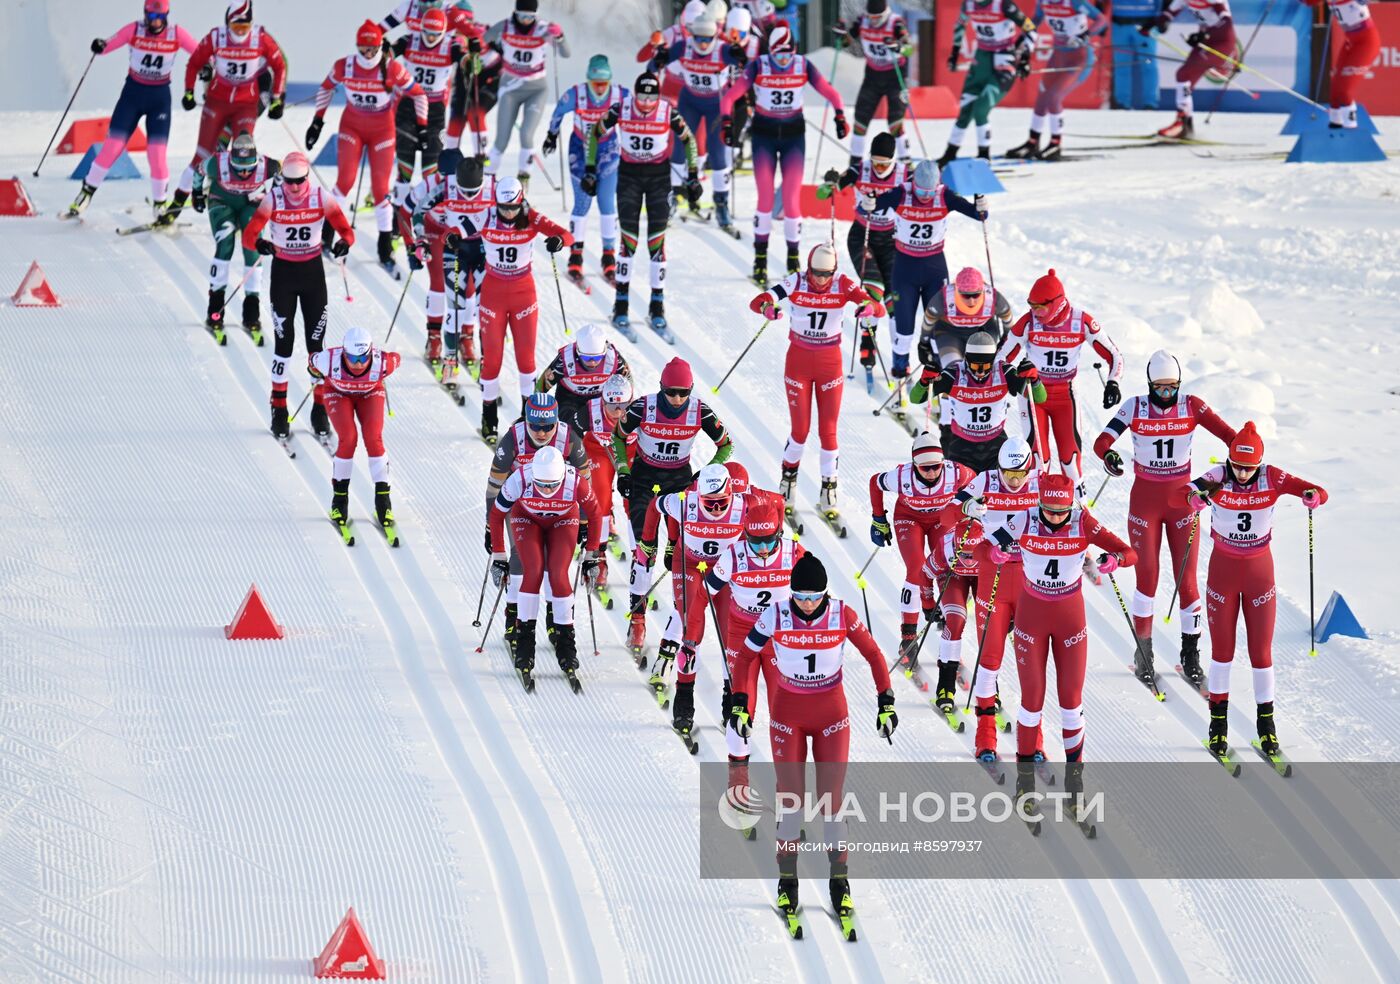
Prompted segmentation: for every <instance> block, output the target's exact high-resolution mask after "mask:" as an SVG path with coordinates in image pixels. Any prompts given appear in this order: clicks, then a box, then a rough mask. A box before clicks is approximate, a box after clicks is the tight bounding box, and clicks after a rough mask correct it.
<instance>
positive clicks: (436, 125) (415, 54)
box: [356, 7, 467, 206]
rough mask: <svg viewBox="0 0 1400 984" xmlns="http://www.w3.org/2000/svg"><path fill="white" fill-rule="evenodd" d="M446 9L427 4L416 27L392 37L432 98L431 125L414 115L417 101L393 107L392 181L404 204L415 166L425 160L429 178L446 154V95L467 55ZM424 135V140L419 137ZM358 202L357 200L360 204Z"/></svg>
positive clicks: (398, 52) (395, 50)
mask: <svg viewBox="0 0 1400 984" xmlns="http://www.w3.org/2000/svg"><path fill="white" fill-rule="evenodd" d="M447 28H448V21H447V14H446V12H445V11H443V10H441V9H439V8H436V7H429V8H428V9H427V10H424V11H423V15H422V17H421V18H420V19H419V26H418V30H417V31H413V32H410V33H408V34H405V35H404V36H403V37H401V38H399V39H398V40H397V41H395V42H394V44H393V47H392V51H393V53H394V55H395V56H396V57H397V58H399V59H400V60H401V61H402V63H403V65H404V67H405V68H407V69H408V72H409V74H410V75H412V76H413V81H414V82H416V83H417V84H418V85H419V86H420V87H421V88H422V90H423V95H424V96H426V97H427V99H428V128H427V130H426V131H420V130H419V129H418V119H417V117H416V116H415V115H414V114H415V113H416V112H417V106H416V104H415V103H414V102H411V101H409V100H406V99H403V100H400V101H399V104H398V106H397V108H395V110H394V126H395V135H394V154H395V156H396V157H397V158H398V169H399V170H398V180H397V181H395V182H394V204H395V205H397V206H402V205H403V203H404V200H405V199H406V198H407V197H408V192H409V189H410V188H411V187H412V185H413V172H414V165H415V163H418V162H420V161H421V163H422V172H421V173H422V175H423V178H424V179H425V180H426V179H427V178H430V177H432V176H433V175H434V174H437V170H438V158H439V156H440V155H441V154H442V135H443V127H444V126H445V125H446V124H447V94H448V89H449V88H450V87H451V85H452V73H453V69H454V67H455V66H456V65H457V63H459V62H460V61H461V60H462V59H463V58H465V57H466V52H467V49H466V42H465V41H463V40H462V38H461V37H460V36H458V35H456V34H454V33H452V32H450V31H448V29H447ZM420 136H424V137H426V138H427V139H426V140H420V139H419V137H420ZM356 204H357V205H358V203H356Z"/></svg>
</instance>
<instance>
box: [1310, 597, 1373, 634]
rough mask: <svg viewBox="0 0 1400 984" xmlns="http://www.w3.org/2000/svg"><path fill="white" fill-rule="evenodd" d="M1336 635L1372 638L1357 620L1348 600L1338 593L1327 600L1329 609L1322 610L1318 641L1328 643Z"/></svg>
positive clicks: (1318, 627)
mask: <svg viewBox="0 0 1400 984" xmlns="http://www.w3.org/2000/svg"><path fill="white" fill-rule="evenodd" d="M1334 635H1341V636H1351V637H1352V638H1353V639H1369V638H1371V637H1370V636H1368V635H1367V634H1366V630H1365V629H1363V628H1362V627H1361V623H1360V622H1358V621H1357V620H1356V615H1355V614H1353V613H1352V610H1351V606H1350V605H1348V604H1347V602H1346V599H1345V598H1343V597H1342V596H1341V595H1340V594H1338V593H1337V592H1336V591H1333V592H1332V597H1330V598H1328V599H1327V607H1326V608H1324V609H1323V610H1322V618H1320V619H1318V622H1317V641H1318V642H1326V641H1327V640H1328V639H1330V638H1332V636H1334Z"/></svg>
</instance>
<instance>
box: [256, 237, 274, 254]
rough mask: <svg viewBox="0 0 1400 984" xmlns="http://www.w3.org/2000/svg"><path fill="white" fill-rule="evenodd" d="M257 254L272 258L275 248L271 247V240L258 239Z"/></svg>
mask: <svg viewBox="0 0 1400 984" xmlns="http://www.w3.org/2000/svg"><path fill="white" fill-rule="evenodd" d="M258 252H259V253H261V254H262V255H263V256H272V255H273V254H274V253H276V252H277V247H276V246H274V245H272V240H270V239H259V240H258Z"/></svg>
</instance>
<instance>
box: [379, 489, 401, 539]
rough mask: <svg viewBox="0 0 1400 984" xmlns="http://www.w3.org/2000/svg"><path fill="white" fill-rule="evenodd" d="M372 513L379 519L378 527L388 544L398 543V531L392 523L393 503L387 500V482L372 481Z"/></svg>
mask: <svg viewBox="0 0 1400 984" xmlns="http://www.w3.org/2000/svg"><path fill="white" fill-rule="evenodd" d="M374 515H375V518H377V519H378V520H379V528H380V529H381V530H383V531H384V538H385V539H386V540H388V541H389V546H391V547H397V546H398V545H399V531H398V528H397V527H396V526H395V525H394V504H393V503H392V502H390V501H389V483H388V482H375V483H374Z"/></svg>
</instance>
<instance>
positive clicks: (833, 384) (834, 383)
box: [817, 376, 844, 393]
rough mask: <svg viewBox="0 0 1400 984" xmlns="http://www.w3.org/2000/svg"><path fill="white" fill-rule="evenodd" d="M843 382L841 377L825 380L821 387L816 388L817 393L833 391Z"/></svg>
mask: <svg viewBox="0 0 1400 984" xmlns="http://www.w3.org/2000/svg"><path fill="white" fill-rule="evenodd" d="M843 382H844V381H843V380H842V379H841V377H840V376H837V377H836V378H835V379H831V380H827V381H826V382H825V383H822V384H821V386H819V387H817V390H818V392H821V393H825V392H827V391H828V390H834V389H836V388H837V387H838V386H841V385H842V383H843Z"/></svg>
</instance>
